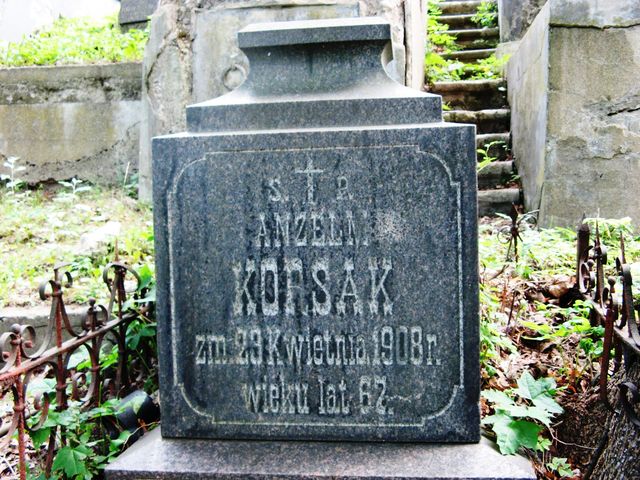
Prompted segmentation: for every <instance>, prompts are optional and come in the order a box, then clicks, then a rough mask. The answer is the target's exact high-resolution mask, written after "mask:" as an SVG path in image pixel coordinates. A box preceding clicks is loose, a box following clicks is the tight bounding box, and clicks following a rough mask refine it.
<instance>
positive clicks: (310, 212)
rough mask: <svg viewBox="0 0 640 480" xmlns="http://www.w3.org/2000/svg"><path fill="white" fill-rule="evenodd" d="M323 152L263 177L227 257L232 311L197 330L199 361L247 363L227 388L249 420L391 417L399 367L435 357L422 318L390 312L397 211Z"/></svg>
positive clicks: (426, 365) (420, 369)
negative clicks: (210, 327)
mask: <svg viewBox="0 0 640 480" xmlns="http://www.w3.org/2000/svg"><path fill="white" fill-rule="evenodd" d="M320 164H322V162H321V161H318V160H316V161H314V160H313V159H312V158H306V159H304V160H303V159H301V160H299V161H298V164H297V165H296V167H295V168H293V169H292V172H291V173H290V174H289V175H288V176H284V175H283V176H278V175H275V176H271V177H267V178H264V179H262V194H263V195H262V197H261V198H262V200H263V203H262V204H261V205H260V206H259V208H257V209H256V210H255V211H253V212H251V215H249V216H248V220H247V221H248V225H246V232H248V238H247V248H246V250H245V253H244V256H240V257H239V258H231V261H230V269H231V272H230V275H229V277H228V278H231V279H232V281H233V285H232V291H233V297H232V299H231V303H230V314H231V323H230V324H229V325H228V328H227V329H226V330H221V331H207V332H205V331H202V332H201V333H198V334H196V335H195V338H194V344H193V356H194V359H195V362H194V363H195V367H196V369H206V370H207V371H208V373H209V372H211V371H214V370H216V369H235V370H233V371H243V372H246V375H245V376H244V377H238V378H239V380H238V381H237V382H236V383H233V384H231V385H227V386H226V387H225V388H229V389H230V392H229V395H231V397H229V398H231V399H232V401H233V402H235V404H236V405H238V406H242V407H241V408H243V409H244V412H245V413H246V414H247V415H249V416H250V417H249V418H253V419H255V421H256V422H259V421H262V420H265V419H268V418H269V416H273V417H275V416H279V417H281V416H294V417H298V416H304V418H309V417H310V416H316V418H325V417H328V416H331V417H354V416H355V417H358V419H359V421H365V422H366V421H369V422H374V423H375V422H379V421H384V420H385V419H393V418H394V416H395V415H396V414H397V412H398V408H397V405H398V403H397V402H398V397H400V396H401V395H399V394H398V393H397V390H396V389H394V384H396V382H398V383H401V382H403V381H404V379H403V378H398V376H399V373H398V372H400V375H405V374H406V375H422V376H424V375H428V372H429V371H430V370H429V369H431V371H434V372H435V371H436V369H438V368H439V367H440V365H441V357H440V355H441V352H440V349H441V341H442V338H440V337H439V334H438V332H437V331H436V330H433V329H432V330H429V329H428V328H427V327H426V326H425V325H429V322H428V321H425V319H424V318H417V319H416V318H409V319H407V318H396V314H395V312H397V311H398V308H399V307H400V308H401V307H402V304H398V302H402V297H397V290H398V289H397V286H396V285H395V283H394V282H395V281H396V274H395V272H396V271H397V269H398V268H402V260H403V259H402V257H401V255H402V252H397V251H396V250H395V249H393V248H386V247H385V245H386V244H388V243H389V242H391V241H393V240H394V239H397V238H398V237H399V236H400V237H401V236H402V228H404V227H402V225H401V223H399V220H398V219H401V212H394V211H383V210H378V209H376V208H375V203H374V202H372V201H369V199H366V198H365V199H363V198H358V196H357V195H355V194H354V191H353V186H354V185H356V184H355V183H354V182H357V181H358V179H357V178H351V177H350V176H349V175H345V174H344V173H340V172H336V171H334V170H331V169H328V168H327V167H326V166H323V165H320ZM329 171H331V172H332V173H331V174H330V173H329ZM291 182H298V184H297V185H293V186H292V185H291ZM327 191H330V192H331V195H332V196H331V197H330V198H329V199H328V200H327V196H326V194H327ZM321 193H322V195H321ZM323 199H324V200H323ZM385 227H386V228H387V230H386V231H384V232H383V233H382V234H381V233H380V231H381V228H385ZM398 255H399V256H398ZM427 320H428V319H427ZM432 323H433V324H437V322H435V321H434V322H432ZM425 369H426V370H425ZM403 372H404V373H403ZM416 372H417V373H416ZM425 372H427V373H426V374H425ZM436 374H437V373H433V374H432V375H436ZM363 419H364V420H363Z"/></svg>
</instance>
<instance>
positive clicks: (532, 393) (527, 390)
mask: <svg viewBox="0 0 640 480" xmlns="http://www.w3.org/2000/svg"><path fill="white" fill-rule="evenodd" d="M555 388H556V382H555V380H554V379H553V378H541V379H539V380H536V379H535V378H533V376H531V374H530V373H529V372H524V373H523V374H522V375H521V376H520V378H519V379H518V388H516V389H515V393H517V394H518V395H519V396H521V397H522V398H526V399H528V400H533V399H534V398H536V397H538V396H539V395H542V394H543V393H547V392H550V391H554V389H555Z"/></svg>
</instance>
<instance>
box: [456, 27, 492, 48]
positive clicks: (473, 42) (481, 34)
mask: <svg viewBox="0 0 640 480" xmlns="http://www.w3.org/2000/svg"><path fill="white" fill-rule="evenodd" d="M446 33H448V34H449V35H452V36H453V37H454V38H455V39H456V44H458V46H460V48H461V49H462V50H479V49H480V50H486V49H488V48H494V47H496V46H497V45H498V42H499V41H500V29H499V28H471V29H467V30H448V31H447V32H446Z"/></svg>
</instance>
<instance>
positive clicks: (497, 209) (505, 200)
mask: <svg viewBox="0 0 640 480" xmlns="http://www.w3.org/2000/svg"><path fill="white" fill-rule="evenodd" d="M512 203H515V204H519V203H520V189H519V188H500V189H496V190H479V191H478V216H480V217H486V216H492V215H495V214H496V213H503V214H505V215H508V214H509V212H510V211H511V204H512Z"/></svg>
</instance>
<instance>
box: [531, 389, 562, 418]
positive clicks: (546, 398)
mask: <svg viewBox="0 0 640 480" xmlns="http://www.w3.org/2000/svg"><path fill="white" fill-rule="evenodd" d="M533 404H534V405H535V406H536V407H539V408H542V409H544V410H546V411H547V412H549V413H552V414H560V413H562V412H564V409H563V408H562V407H561V406H560V404H559V403H558V402H556V401H555V400H554V399H553V398H551V396H550V395H547V394H546V393H545V394H542V395H538V396H537V397H536V398H534V399H533Z"/></svg>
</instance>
